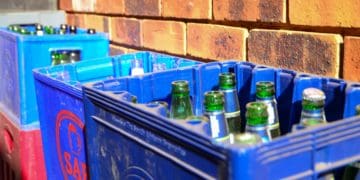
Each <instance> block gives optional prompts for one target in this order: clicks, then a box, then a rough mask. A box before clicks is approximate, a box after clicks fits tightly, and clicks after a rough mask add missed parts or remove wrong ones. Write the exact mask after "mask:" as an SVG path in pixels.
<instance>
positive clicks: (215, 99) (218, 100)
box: [204, 91, 224, 112]
mask: <svg viewBox="0 0 360 180" xmlns="http://www.w3.org/2000/svg"><path fill="white" fill-rule="evenodd" d="M204 96H205V100H204V105H205V110H206V111H207V112H213V111H223V110H224V94H223V93H222V92H220V91H207V92H205V95H204Z"/></svg>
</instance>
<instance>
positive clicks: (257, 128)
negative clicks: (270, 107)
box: [245, 102, 273, 142]
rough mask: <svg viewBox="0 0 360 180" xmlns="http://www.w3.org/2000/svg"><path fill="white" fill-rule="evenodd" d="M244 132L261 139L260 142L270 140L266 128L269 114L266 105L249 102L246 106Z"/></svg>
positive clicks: (269, 134) (267, 128)
mask: <svg viewBox="0 0 360 180" xmlns="http://www.w3.org/2000/svg"><path fill="white" fill-rule="evenodd" d="M245 117H246V132H249V133H255V134H257V135H259V136H260V137H261V140H262V142H269V141H271V140H272V138H273V137H271V133H270V131H269V126H268V118H269V114H268V111H267V105H266V104H265V103H263V102H250V103H247V104H246V113H245Z"/></svg>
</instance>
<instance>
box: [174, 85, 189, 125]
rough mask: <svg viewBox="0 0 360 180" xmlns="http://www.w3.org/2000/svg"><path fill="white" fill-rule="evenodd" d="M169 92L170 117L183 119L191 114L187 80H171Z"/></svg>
mask: <svg viewBox="0 0 360 180" xmlns="http://www.w3.org/2000/svg"><path fill="white" fill-rule="evenodd" d="M171 85H172V92H171V106H170V118H171V119H177V120H185V119H187V118H188V117H190V116H192V115H193V110H192V105H191V100H190V90H189V82H188V81H185V80H179V81H173V82H172V83H171Z"/></svg>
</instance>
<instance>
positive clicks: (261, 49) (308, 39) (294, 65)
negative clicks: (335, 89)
mask: <svg viewBox="0 0 360 180" xmlns="http://www.w3.org/2000/svg"><path fill="white" fill-rule="evenodd" d="M341 43H342V37H341V36H340V35H336V34H324V33H310V32H301V31H286V30H263V29H254V30H251V31H250V36H249V38H248V59H249V61H250V62H255V63H259V64H265V65H270V66H276V67H282V68H288V69H293V70H297V71H301V72H307V73H312V74H319V75H326V76H332V77H338V75H339V59H340V58H339V54H340V44H341Z"/></svg>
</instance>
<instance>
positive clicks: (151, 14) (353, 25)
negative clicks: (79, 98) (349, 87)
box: [59, 0, 360, 81]
mask: <svg viewBox="0 0 360 180" xmlns="http://www.w3.org/2000/svg"><path fill="white" fill-rule="evenodd" d="M359 6H360V1H358V0H346V1H339V0H316V1H314V0H59V7H60V9H63V10H66V11H67V13H68V16H67V19H68V22H69V23H70V24H75V25H78V26H80V27H92V28H96V29H97V30H99V31H106V32H108V33H109V35H110V39H111V42H112V45H111V52H112V53H113V54H118V53H124V52H132V51H136V50H154V51H158V52H166V53H169V54H173V55H180V56H186V57H190V58H195V59H199V60H203V61H213V60H228V59H236V60H238V61H243V60H247V61H250V62H255V63H261V64H266V65H271V66H276V67H285V68H291V69H295V70H298V71H303V72H308V73H314V74H320V75H326V76H332V77H340V78H344V79H347V80H352V81H360V75H359V74H360V51H359V49H360V16H359V15H358V7H359ZM357 36H359V37H357Z"/></svg>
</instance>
